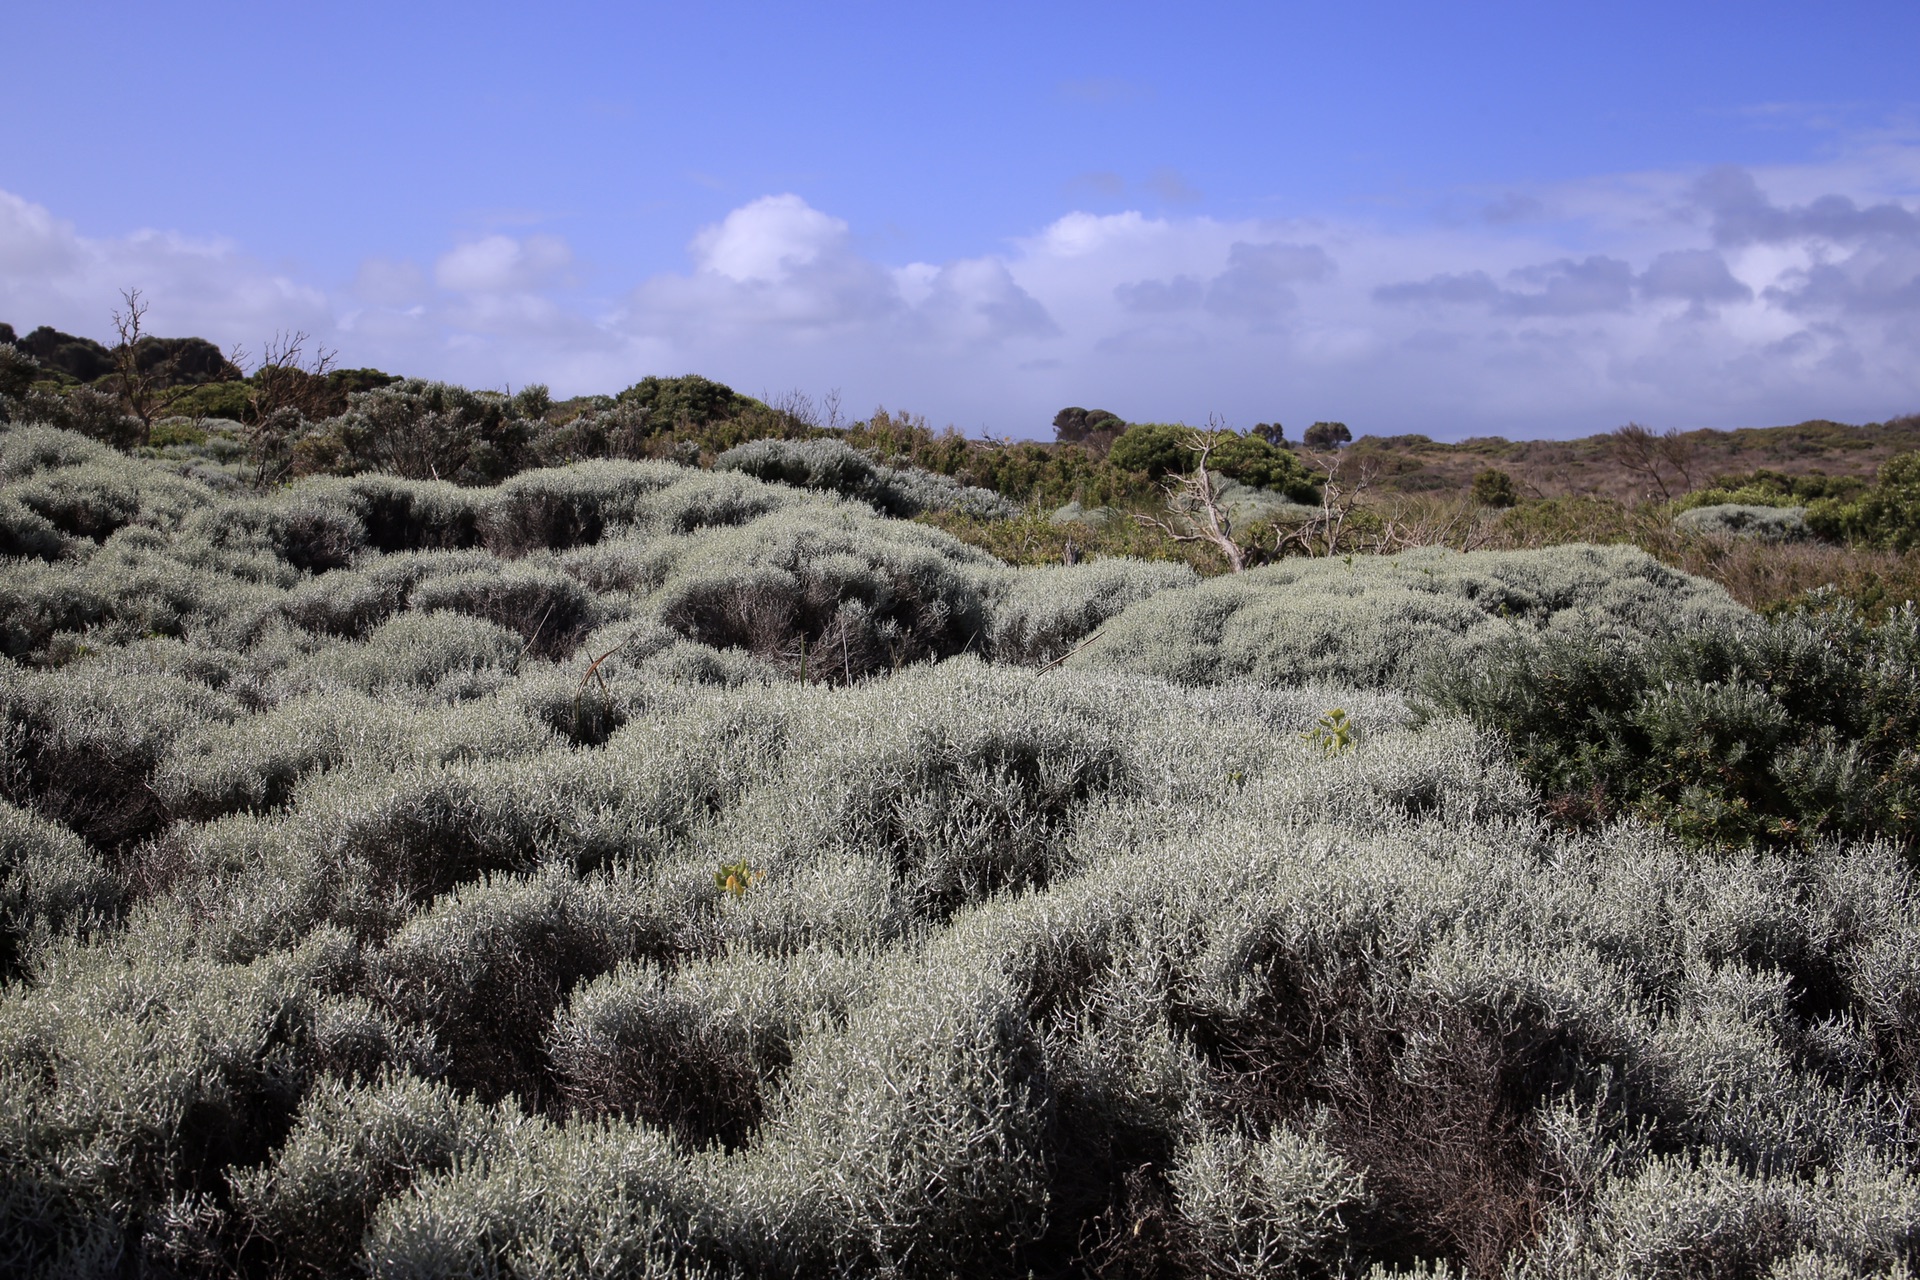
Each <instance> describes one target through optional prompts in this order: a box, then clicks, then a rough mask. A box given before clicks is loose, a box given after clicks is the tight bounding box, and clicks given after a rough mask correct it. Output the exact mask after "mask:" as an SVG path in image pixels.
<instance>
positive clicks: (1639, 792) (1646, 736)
mask: <svg viewBox="0 0 1920 1280" xmlns="http://www.w3.org/2000/svg"><path fill="white" fill-rule="evenodd" d="M1916 662H1920V615H1916V614H1915V613H1914V612H1913V611H1912V610H1911V609H1907V610H1904V611H1901V612H1898V613H1896V614H1894V615H1892V616H1890V617H1889V618H1888V619H1887V621H1886V622H1884V623H1882V624H1880V625H1878V626H1872V625H1869V624H1868V623H1867V622H1866V621H1865V620H1864V619H1863V618H1862V617H1861V616H1860V615H1858V614H1857V613H1855V612H1854V611H1852V610H1851V609H1848V608H1846V607H1838V608H1834V609H1829V610H1824V611H1817V612H1812V613H1807V614H1802V615H1799V616H1793V617H1786V618H1782V619H1779V620H1776V621H1774V622H1772V623H1761V622H1759V621H1757V620H1754V621H1750V622H1747V623H1743V624H1721V625H1717V626H1713V627H1709V628H1703V629H1699V630H1694V631H1690V632H1684V633H1681V634H1678V635H1673V636H1668V637H1661V638H1654V639H1646V638H1633V637H1621V636H1607V635H1604V634H1589V635H1581V634H1575V633H1552V632H1549V633H1544V634H1541V635H1538V636H1533V637H1520V636H1516V637H1513V638H1510V639H1508V640H1505V641H1503V642H1501V643H1499V644H1497V645H1495V646H1494V647H1493V648H1491V649H1489V650H1487V651H1484V652H1483V653H1482V654H1481V655H1480V656H1479V658H1478V659H1477V660H1476V661H1474V662H1472V663H1469V664H1466V665H1462V666H1456V667H1453V668H1451V669H1447V668H1436V670H1435V673H1434V675H1433V678H1432V682H1431V684H1430V689H1431V691H1432V692H1433V695H1434V697H1435V698H1436V700H1437V701H1438V702H1439V703H1440V705H1442V706H1446V707H1450V708H1454V709H1457V710H1459V711H1462V712H1465V713H1466V714H1468V715H1471V716H1472V717H1473V718H1474V719H1475V720H1476V721H1477V722H1479V723H1481V724H1483V725H1485V726H1486V727H1488V728H1491V729H1496V730H1498V731H1499V732H1501V733H1502V734H1504V735H1505V736H1506V737H1507V739H1508V740H1509V741H1511V742H1512V743H1513V744H1514V749H1515V752H1516V754H1517V757H1518V759H1519V762H1520V765H1521V768H1522V770H1523V771H1524V772H1525V773H1526V774H1527V776H1528V777H1529V778H1530V779H1531V780H1532V781H1533V782H1534V783H1535V785H1537V786H1539V787H1540V788H1541V789H1542V790H1543V791H1544V792H1545V793H1546V794H1547V795H1548V796H1549V797H1550V798H1551V800H1552V802H1553V803H1554V804H1556V805H1559V806H1560V807H1561V808H1562V809H1563V810H1564V811H1566V812H1568V813H1570V814H1575V815H1581V814H1590V813H1592V812H1594V811H1596V810H1597V811H1599V812H1602V813H1604V812H1607V811H1610V810H1613V809H1633V810H1637V811H1639V812H1642V813H1644V814H1646V815H1647V816H1648V817H1650V818H1653V819H1655V820H1658V821H1662V822H1665V823H1667V824H1668V825H1670V826H1672V827H1673V828H1674V829H1675V830H1676V831H1679V832H1681V833H1682V834H1684V835H1687V836H1689V837H1691V838H1693V839H1697V840H1703V841H1710V842H1719V843H1732V844H1741V843H1746V842H1749V841H1754V840H1760V841H1786V842H1790V843H1796V844H1804V843H1810V842H1815V841H1818V840H1820V839H1822V838H1825V837H1829V836H1835V835H1844V836H1882V837H1885V838H1888V839H1891V840H1893V841H1894V842H1895V843H1897V844H1899V845H1900V846H1901V847H1903V848H1907V849H1911V848H1912V847H1913V845H1914V842H1915V840H1916V838H1917V837H1920V827H1917V826H1916V822H1920V753H1916V750H1915V748H1914V746H1913V744H1914V742H1915V741H1920V699H1917V697H1916V693H1915V685H1914V681H1913V674H1912V673H1913V671H1914V668H1915V664H1916Z"/></svg>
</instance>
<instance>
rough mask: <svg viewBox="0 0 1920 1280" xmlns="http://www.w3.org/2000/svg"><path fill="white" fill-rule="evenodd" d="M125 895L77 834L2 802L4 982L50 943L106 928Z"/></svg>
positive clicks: (0, 976) (0, 958)
mask: <svg viewBox="0 0 1920 1280" xmlns="http://www.w3.org/2000/svg"><path fill="white" fill-rule="evenodd" d="M121 892H122V890H121V886H120V884H119V882H118V881H117V880H116V879H115V878H114V877H113V876H112V875H111V874H110V873H109V872H108V871H107V868H106V866H105V865H104V864H103V863H102V861H101V859H100V855H99V854H97V853H95V852H94V851H93V850H91V849H89V848H87V847H86V845H85V843H84V842H82V841H81V839H80V837H78V836H76V835H75V834H74V833H73V832H72V831H71V830H69V829H68V828H66V827H64V826H62V825H60V824H59V823H56V822H49V821H47V820H46V819H45V818H42V817H39V816H38V815H36V814H33V813H30V812H28V811H26V810H24V809H20V808H18V807H16V806H14V805H11V804H7V803H6V802H4V801H0V981H5V980H6V979H7V978H10V977H12V976H13V975H14V973H15V971H16V969H17V967H18V965H19V964H20V961H21V960H22V958H23V957H24V955H26V954H28V953H30V952H31V951H32V950H34V949H37V945H44V943H45V940H46V939H48V938H51V937H53V936H55V935H59V934H65V933H74V932H79V931H83V930H86V929H89V928H93V927H95V926H99V925H103V924H105V923H106V922H107V921H108V920H109V919H110V918H111V916H112V914H113V912H114V909H115V908H116V907H117V906H118V905H119V902H120V897H121Z"/></svg>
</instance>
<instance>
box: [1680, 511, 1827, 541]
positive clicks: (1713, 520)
mask: <svg viewBox="0 0 1920 1280" xmlns="http://www.w3.org/2000/svg"><path fill="white" fill-rule="evenodd" d="M1673 523H1674V525H1675V526H1676V527H1678V528H1681V529H1685V530H1687V531H1688V532H1689V533H1702V534H1706V535H1708V536H1717V537H1741V538H1761V539H1764V540H1765V541H1768V542H1788V541H1791V540H1793V539H1795V538H1804V537H1806V536H1807V522H1806V508H1805V507H1775V506H1748V505H1741V504H1738V503H1720V504H1718V505H1715V506H1699V507H1689V508H1687V510H1685V511H1682V512H1681V513H1680V514H1679V515H1677V516H1675V517H1674V519H1673Z"/></svg>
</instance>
